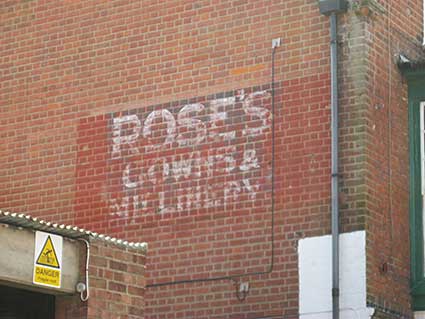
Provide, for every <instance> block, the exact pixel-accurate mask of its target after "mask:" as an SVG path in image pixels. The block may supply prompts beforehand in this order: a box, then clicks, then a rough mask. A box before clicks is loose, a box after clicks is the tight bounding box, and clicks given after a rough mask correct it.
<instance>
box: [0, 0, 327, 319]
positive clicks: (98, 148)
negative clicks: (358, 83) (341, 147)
mask: <svg viewBox="0 0 425 319" xmlns="http://www.w3.org/2000/svg"><path fill="white" fill-rule="evenodd" d="M0 6H1V7H0V8H1V14H2V17H1V18H2V21H4V22H5V23H4V24H3V26H2V40H3V42H4V43H5V45H4V46H2V49H1V50H2V51H1V52H2V54H1V57H2V60H1V65H2V69H3V71H2V76H3V79H4V80H3V83H2V87H1V91H0V99H1V104H2V105H7V107H6V108H3V109H2V110H1V112H2V114H1V125H2V127H4V130H3V131H2V133H1V134H2V139H3V141H4V143H3V144H2V146H1V149H0V154H1V157H2V158H3V159H5V161H4V162H5V165H2V167H1V174H0V176H1V177H0V178H1V185H2V186H1V187H2V192H1V195H0V203H1V205H2V206H3V207H4V208H10V209H13V210H15V211H27V212H31V213H33V214H34V215H38V216H43V217H46V218H49V219H53V220H59V221H63V222H69V223H77V224H79V225H81V226H84V227H86V228H91V229H94V230H97V231H102V232H107V233H113V234H115V235H118V236H121V237H124V238H128V239H132V240H146V241H149V244H150V255H149V256H150V258H149V263H148V277H149V279H148V280H149V283H156V282H161V281H167V280H175V279H189V278H202V277H205V276H206V275H208V276H219V275H229V274H240V273H246V272H250V271H265V270H267V269H268V267H269V263H270V247H271V246H270V239H271V235H270V222H271V221H270V216H271V212H270V209H271V178H270V174H271V168H270V160H271V154H270V147H271V136H270V135H271V127H270V119H269V117H268V115H267V119H266V123H265V125H266V126H265V129H264V131H263V132H261V133H260V134H257V133H255V131H252V132H253V134H250V135H252V136H242V132H243V130H246V129H249V128H250V127H249V125H251V124H252V125H254V126H253V128H255V127H258V125H264V123H263V122H262V120H261V121H260V123H258V122H259V119H258V118H256V117H255V116H252V115H250V114H245V111H243V103H242V99H241V98H237V99H239V100H238V102H237V103H235V104H234V105H230V106H223V107H226V108H228V109H227V110H226V111H227V112H229V113H228V114H230V116H229V118H228V119H227V120H224V121H221V122H217V123H216V125H217V128H216V129H215V131H214V128H212V127H211V125H212V123H211V119H208V118H203V116H209V114H210V113H211V105H210V104H211V100H214V99H217V98H220V97H221V95H220V94H225V95H226V94H229V95H230V96H231V97H235V98H236V97H237V94H240V93H238V90H241V89H244V90H245V92H246V94H247V95H248V94H249V93H253V92H255V91H261V90H264V89H266V90H268V94H270V80H271V40H272V39H273V38H276V37H282V38H283V39H284V45H283V47H281V48H279V49H278V50H277V51H276V69H275V71H276V82H277V83H278V87H277V89H278V90H277V91H276V112H275V114H274V116H275V121H276V141H275V145H276V171H275V180H276V183H275V188H276V206H275V214H276V215H275V217H276V220H275V221H276V227H275V239H276V243H275V259H274V262H275V266H274V271H273V273H272V274H270V275H263V276H252V277H249V278H247V281H249V282H250V285H251V289H250V294H249V297H248V298H247V299H246V301H245V302H239V301H238V300H237V298H236V296H235V287H234V284H233V283H232V282H231V281H220V282H212V283H199V284H185V285H176V286H172V287H163V288H150V289H149V290H148V292H147V296H146V298H147V300H148V301H147V317H148V318H166V317H168V318H174V317H185V318H189V317H196V318H202V317H213V316H216V317H231V316H233V317H234V316H238V317H241V318H242V317H251V318H252V317H256V316H268V315H278V314H282V313H288V314H291V313H296V312H297V305H298V300H297V291H298V288H297V282H298V278H297V273H298V271H297V256H296V241H297V239H298V238H300V237H302V236H308V235H311V234H323V233H325V232H327V230H328V229H329V222H328V216H329V207H328V203H329V138H330V137H329V72H328V69H329V62H328V60H329V56H328V32H327V30H328V23H327V19H326V18H325V17H321V16H320V15H319V13H318V8H317V4H316V2H315V1H248V2H247V1H215V2H213V1H199V2H191V1H189V2H181V1H168V2H167V3H163V2H143V1H140V2H138V1H136V2H130V3H129V2H128V1H108V2H104V1H94V0H90V1H60V2H49V1H29V2H25V3H23V2H20V1H6V2H2V4H1V5H0ZM224 97H225V96H224ZM283 101H285V102H283ZM197 102H200V103H204V104H205V107H206V108H208V110H207V111H208V112H205V114H201V113H199V112H197V114H196V116H198V117H199V118H195V119H200V120H201V121H203V122H204V123H206V125H207V126H208V128H207V132H208V134H209V135H211V134H213V133H214V134H221V133H224V132H232V131H235V132H236V138H237V139H239V140H238V141H237V142H231V143H227V142H225V141H220V139H219V138H217V142H211V141H209V142H208V143H211V144H206V143H204V144H202V143H200V144H199V145H187V146H181V145H179V146H180V147H176V146H175V145H169V146H168V149H167V148H165V149H161V150H160V151H159V152H158V150H156V151H157V152H158V153H157V154H156V155H158V156H159V155H160V156H164V158H166V159H168V158H170V157H173V156H174V157H179V158H180V157H181V158H182V159H187V158H191V157H195V159H196V156H198V155H197V154H196V152H201V153H200V154H201V155H199V156H200V157H201V158H202V159H205V158H208V157H211V158H214V157H215V158H216V159H215V160H214V163H212V164H213V165H214V167H213V168H212V172H213V174H212V176H207V175H206V173H205V172H206V171H207V170H206V169H200V170H199V172H200V176H199V175H198V177H196V176H195V177H196V178H189V179H188V178H184V177H182V179H181V181H180V182H179V183H180V184H176V185H175V186H173V187H174V188H173V189H164V187H166V186H167V184H165V183H162V184H159V185H157V186H158V187H159V188H155V187H151V189H148V188H146V187H150V186H137V187H136V188H137V189H136V190H135V191H133V190H128V189H126V188H123V168H124V169H125V163H126V161H129V156H134V154H127V155H126V157H124V158H123V159H118V160H117V159H113V158H112V157H111V154H112V153H111V151H112V141H113V137H114V136H113V134H114V130H113V122H111V121H113V118H116V117H118V116H121V115H126V114H127V115H131V114H134V115H137V116H138V117H139V119H140V121H141V122H142V125H144V122H145V121H146V118H147V116H148V115H149V114H150V113H151V112H152V111H153V110H154V109H155V110H158V109H167V110H168V111H169V112H170V113H171V114H172V116H173V117H174V119H175V120H178V114H179V112H181V109H182V107H183V106H184V105H186V104H193V103H197ZM255 103H260V104H258V105H257V104H255ZM255 103H254V105H253V106H255V107H264V108H265V109H267V110H269V111H270V108H271V104H270V98H269V97H267V98H265V101H264V102H261V101H260V100H258V99H256V102H255ZM232 108H233V109H234V114H232V113H231V110H232ZM240 114H242V115H243V114H245V115H243V117H239V116H238V115H240ZM246 120H251V121H252V123H248V124H247V123H246ZM205 121H206V122H205ZM161 123H162V124H164V123H163V121H162V120H161V119H160V118H159V117H156V118H155V121H153V122H152V124H155V125H156V124H158V125H159V124H161ZM128 129H129V130H130V131H131V130H132V128H131V127H130V128H128ZM192 131H193V129H192ZM192 131H191V129H190V128H189V130H188V131H187V132H184V131H181V132H177V131H176V136H177V133H179V134H183V136H184V137H185V138H192V137H194V136H193V134H194V132H192ZM156 132H157V133H156V134H159V135H158V136H154V137H153V138H158V139H163V138H164V136H161V134H164V133H165V132H167V129H165V128H164V127H161V126H160V125H159V127H158V128H157V129H156ZM198 132H199V130H198ZM246 132H249V131H246ZM141 134H142V137H144V136H147V137H148V138H149V139H151V138H152V136H151V135H150V133H146V135H143V134H144V133H143V131H142V133H141ZM152 134H153V133H152ZM196 134H197V133H196V132H195V135H196ZM144 141H145V140H144V139H141V138H140V139H139V140H138V141H137V143H139V144H138V145H137V146H138V148H139V149H142V148H141V147H142V146H143V143H144ZM214 143H216V144H214ZM194 147H199V149H197V150H195V149H193V148H194ZM251 148H253V149H255V150H256V153H255V155H256V157H257V159H255V158H252V160H253V161H254V162H252V163H250V162H249V160H250V157H249V154H251V155H252V154H253V153H246V151H247V150H249V149H251ZM124 151H127V152H128V150H124ZM130 152H131V151H130ZM167 152H168V153H167ZM244 154H245V162H246V163H244ZM139 156H142V157H143V158H139V160H140V161H141V160H142V159H143V162H137V164H138V165H139V166H134V167H131V176H130V178H131V181H134V180H135V178H137V175H138V171H139V170H144V172H143V176H142V177H143V178H145V177H147V178H149V176H155V174H158V173H159V174H160V173H161V172H160V171H159V172H158V171H155V172H152V174H153V175H152V174H151V175H149V173H147V170H148V168H149V167H151V166H152V165H150V164H149V163H150V162H149V161H152V160H153V157H154V156H155V154H154V153H151V154H146V153H142V154H141V155H140V154H139ZM149 156H150V157H151V158H149ZM251 157H252V156H251ZM233 160H235V161H236V163H233ZM255 160H257V164H256V163H255ZM226 161H227V162H226ZM133 162H134V161H133ZM244 164H246V165H248V167H249V165H252V167H251V168H250V169H249V170H247V171H242V170H240V167H241V166H242V165H244ZM204 165H205V163H204ZM228 165H236V166H235V167H236V168H237V169H235V171H234V172H232V174H231V175H230V176H225V175H224V174H223V170H224V171H226V167H227V168H229V166H228ZM257 166H258V167H257ZM156 167H157V168H158V167H160V166H159V165H158V166H156ZM159 169H160V170H161V169H163V168H159ZM244 179H245V180H248V181H249V185H247V184H242V183H243V180H244ZM224 183H230V184H229V185H234V188H230V191H229V189H228V190H227V193H226V196H227V199H226V200H223V197H224V196H225V192H226V190H225V187H224V186H221V185H224ZM210 185H211V186H213V189H212V190H211V192H213V191H214V192H215V193H217V195H214V196H217V200H216V203H214V205H213V206H212V207H211V208H208V207H206V205H207V204H204V206H202V204H201V205H200V204H199V199H198V198H197V197H196V196H201V201H202V200H203V199H202V198H203V197H205V196H206V194H207V192H206V191H204V190H201V191H200V192H198V191H196V192H192V194H195V195H194V196H195V198H194V199H193V200H192V201H188V200H187V199H186V197H185V196H187V195H188V194H190V191H186V190H188V189H190V188H196V187H201V188H206V187H208V186H210ZM176 186H178V187H177V188H176ZM167 187H168V186H167ZM180 187H184V190H185V192H186V193H183V194H179V193H178V191H179V188H180ZM248 187H251V188H253V189H254V191H250V192H248V191H247V188H248ZM238 188H239V189H240V190H239V189H238ZM131 192H132V193H131ZM147 192H150V193H151V198H149V197H148V198H147V199H148V202H147V203H146V205H147V207H148V209H146V210H139V211H138V212H137V214H134V213H131V212H129V214H128V215H126V214H118V213H117V212H115V214H114V212H113V211H111V202H110V201H111V199H116V200H121V199H122V198H123V196H125V195H127V193H131V194H130V195H132V196H135V195H136V196H137V195H139V196H140V197H142V196H145V195H146V193H147ZM173 192H174V193H173ZM211 192H208V193H211ZM161 193H162V194H164V196H165V197H166V198H165V199H164V203H165V204H166V205H168V204H170V205H171V206H172V205H176V203H177V205H179V203H178V201H176V196H181V198H182V202H183V204H182V206H181V207H182V208H181V209H180V211H177V212H171V211H170V212H160V210H161V204H160V202H159V198H158V197H159V194H161ZM169 193H171V194H172V195H171V197H169V196H168V194H169ZM196 194H201V195H196ZM252 196H255V197H252ZM133 198H134V197H133ZM212 199H214V198H212ZM254 199H255V200H254ZM189 202H191V203H193V204H192V205H193V206H192V207H188V204H187V203H189ZM204 203H206V201H205V199H204ZM199 205H200V206H201V207H198V206H199Z"/></svg>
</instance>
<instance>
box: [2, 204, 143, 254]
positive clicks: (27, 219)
mask: <svg viewBox="0 0 425 319" xmlns="http://www.w3.org/2000/svg"><path fill="white" fill-rule="evenodd" d="M0 223H4V224H8V225H13V226H17V227H22V228H28V229H33V230H40V231H45V232H49V233H54V234H57V235H61V236H64V237H68V238H72V239H78V238H87V237H92V238H94V239H97V240H100V241H104V242H107V243H111V244H114V245H117V246H121V247H125V248H132V249H138V250H142V251H143V252H145V253H146V251H147V247H148V245H147V244H146V243H138V242H129V241H126V240H122V239H118V238H115V237H111V236H107V235H104V234H98V233H96V232H92V231H89V230H86V229H84V228H79V227H77V226H71V225H64V224H57V223H51V222H47V221H45V220H42V219H38V218H36V217H32V216H30V215H26V214H18V213H11V212H4V211H1V210H0Z"/></svg>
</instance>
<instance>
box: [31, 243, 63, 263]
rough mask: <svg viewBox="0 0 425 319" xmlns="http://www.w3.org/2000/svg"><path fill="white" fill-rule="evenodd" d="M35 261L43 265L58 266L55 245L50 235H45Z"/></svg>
mask: <svg viewBox="0 0 425 319" xmlns="http://www.w3.org/2000/svg"><path fill="white" fill-rule="evenodd" d="M36 263H37V264H39V265H43V266H49V267H54V268H59V261H58V257H57V256H56V251H55V247H54V246H53V242H52V239H51V238H50V236H47V239H46V242H45V243H44V246H43V249H42V250H41V252H40V255H39V256H38V258H37V261H36Z"/></svg>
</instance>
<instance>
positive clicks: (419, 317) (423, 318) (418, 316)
mask: <svg viewBox="0 0 425 319" xmlns="http://www.w3.org/2000/svg"><path fill="white" fill-rule="evenodd" d="M415 319H425V311H416V312H415Z"/></svg>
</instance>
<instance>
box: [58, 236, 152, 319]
mask: <svg viewBox="0 0 425 319" xmlns="http://www.w3.org/2000/svg"><path fill="white" fill-rule="evenodd" d="M81 251H82V252H83V253H82V258H81V263H82V265H81V282H86V281H85V262H86V259H85V257H86V256H85V255H86V254H85V246H84V244H83V245H82V249H81ZM145 262H146V259H145V254H144V252H141V251H137V250H134V249H126V248H122V247H117V246H113V245H110V244H107V243H102V242H99V241H96V240H92V241H91V243H90V266H89V297H88V300H87V301H81V300H80V296H79V294H76V295H74V296H57V297H56V304H55V310H56V314H55V318H58V319H85V318H87V319H98V318H102V319H103V318H111V319H114V318H126V319H136V318H143V316H144V310H145V300H144V292H145V285H146V281H145ZM84 297H86V294H84Z"/></svg>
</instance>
